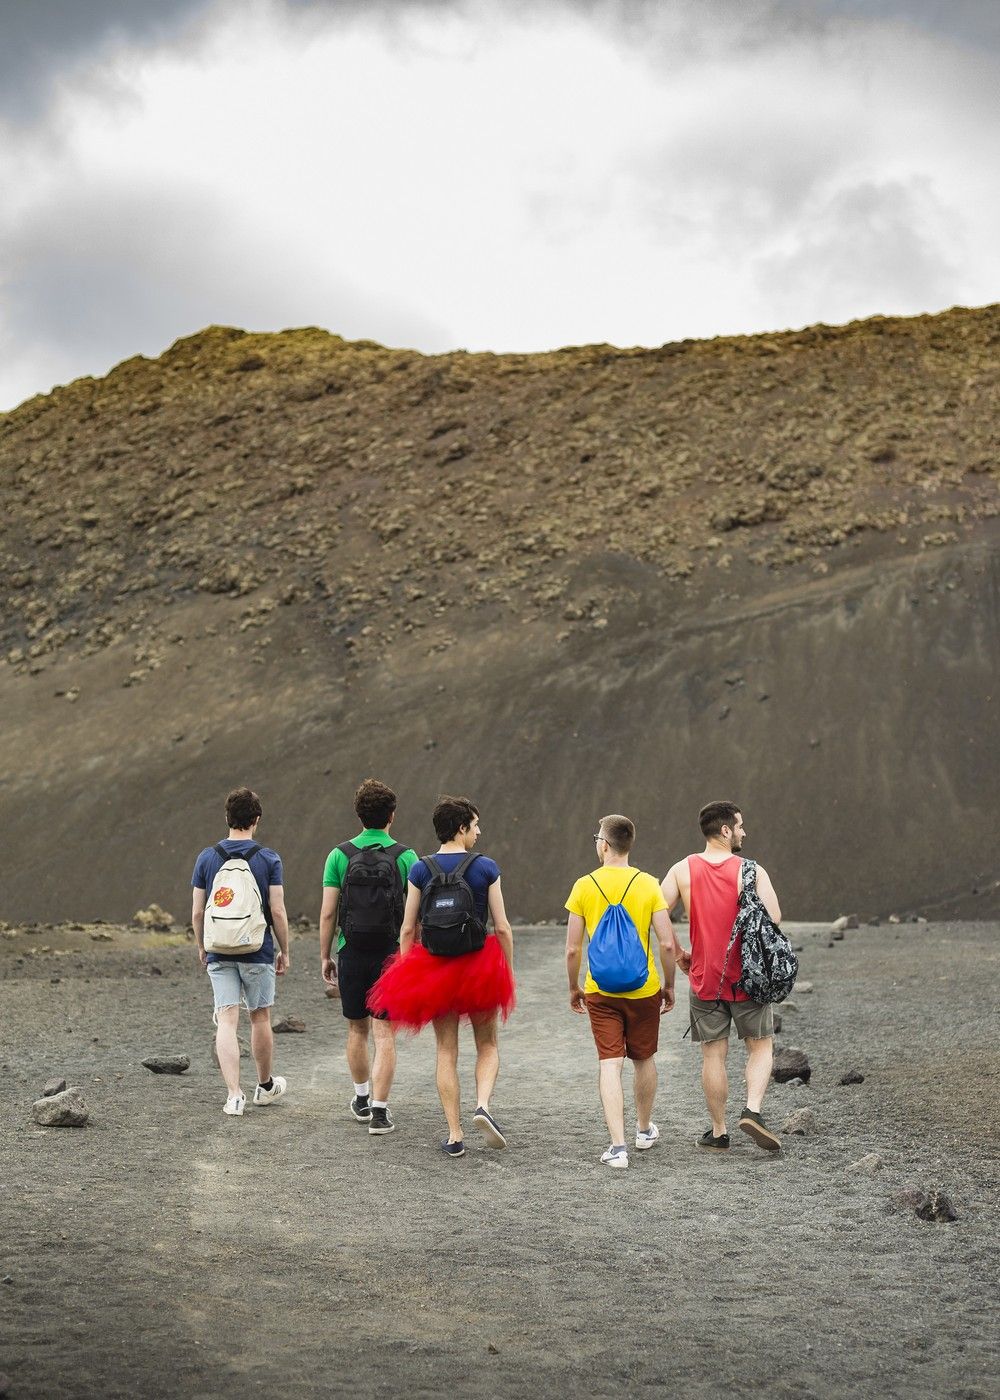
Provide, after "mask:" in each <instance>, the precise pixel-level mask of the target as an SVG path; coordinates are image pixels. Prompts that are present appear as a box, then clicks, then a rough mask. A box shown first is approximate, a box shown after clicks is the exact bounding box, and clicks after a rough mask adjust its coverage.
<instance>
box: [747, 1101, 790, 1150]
mask: <svg viewBox="0 0 1000 1400" xmlns="http://www.w3.org/2000/svg"><path fill="white" fill-rule="evenodd" d="M740 1127H741V1128H742V1129H743V1131H744V1132H745V1133H746V1135H747V1137H751V1138H753V1140H754V1142H755V1143H756V1144H757V1146H758V1147H763V1149H764V1151H765V1152H780V1151H781V1139H780V1138H779V1137H777V1136H776V1135H775V1134H774V1133H772V1132H771V1130H770V1128H768V1127H767V1126H766V1125H765V1123H764V1119H763V1118H762V1117H761V1115H760V1114H759V1113H751V1112H750V1110H749V1108H745V1109H744V1110H743V1112H742V1113H741V1114H740Z"/></svg>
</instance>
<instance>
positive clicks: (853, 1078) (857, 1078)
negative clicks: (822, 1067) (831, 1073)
mask: <svg viewBox="0 0 1000 1400" xmlns="http://www.w3.org/2000/svg"><path fill="white" fill-rule="evenodd" d="M837 1082H838V1083H839V1084H863V1083H864V1082H865V1077H864V1075H863V1074H862V1073H861V1071H860V1070H859V1069H849V1070H847V1072H846V1073H845V1074H842V1075H841V1076H840V1079H839V1080H838V1081H837Z"/></svg>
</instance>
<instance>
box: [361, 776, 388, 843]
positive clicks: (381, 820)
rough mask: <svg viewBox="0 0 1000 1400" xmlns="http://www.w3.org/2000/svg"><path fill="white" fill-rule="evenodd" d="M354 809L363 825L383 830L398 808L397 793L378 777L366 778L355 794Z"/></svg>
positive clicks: (373, 829)
mask: <svg viewBox="0 0 1000 1400" xmlns="http://www.w3.org/2000/svg"><path fill="white" fill-rule="evenodd" d="M354 810H355V811H356V812H357V814H358V817H359V819H360V821H361V825H362V826H364V827H366V828H368V829H369V830H372V831H382V830H383V829H384V828H385V827H387V826H388V825H389V821H390V819H391V817H392V814H393V812H395V810H396V794H395V793H394V792H393V790H392V788H391V787H386V785H385V783H380V782H379V780H378V778H366V779H365V780H364V782H363V783H362V784H361V786H360V787H359V788H358V790H357V792H356V793H355V794H354Z"/></svg>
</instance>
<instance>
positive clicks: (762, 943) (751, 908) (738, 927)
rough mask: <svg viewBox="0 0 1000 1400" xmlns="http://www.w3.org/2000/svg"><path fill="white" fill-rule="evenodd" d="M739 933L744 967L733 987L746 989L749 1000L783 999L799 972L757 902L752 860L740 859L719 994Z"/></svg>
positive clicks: (778, 932)
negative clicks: (739, 882) (737, 891)
mask: <svg viewBox="0 0 1000 1400" xmlns="http://www.w3.org/2000/svg"><path fill="white" fill-rule="evenodd" d="M740 935H742V937H743V942H742V944H741V957H742V962H743V970H742V972H741V974H740V978H739V981H737V982H734V983H733V991H737V990H739V991H741V992H746V994H747V996H748V997H749V998H750V1000H751V1001H758V1002H777V1001H784V1000H785V997H787V996H788V994H789V992H790V991H791V990H792V988H793V987H794V986H795V979H796V977H797V976H798V975H799V960H798V958H797V957H796V956H795V954H794V953H793V952H792V945H791V943H789V941H788V939H787V938H786V936H785V935H784V934H783V933H782V932H781V929H780V928H779V927H778V925H777V924H776V923H775V922H774V921H773V920H772V918H771V916H770V914H768V912H767V910H766V909H765V908H764V906H763V904H761V902H760V895H759V894H758V893H757V864H756V862H755V861H752V860H745V861H744V862H743V883H742V886H741V888H740V906H739V911H738V912H737V915H736V922H735V923H734V924H733V934H732V937H731V938H730V940H729V947H728V948H727V949H726V961H725V962H724V963H723V965H722V977H721V979H720V981H719V996H720V997H721V996H722V988H723V986H724V985H725V981H726V968H727V967H728V965H729V955H730V953H731V952H732V951H733V948H734V947H735V946H736V940H737V939H738V938H739V937H740Z"/></svg>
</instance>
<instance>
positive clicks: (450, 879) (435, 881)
mask: <svg viewBox="0 0 1000 1400" xmlns="http://www.w3.org/2000/svg"><path fill="white" fill-rule="evenodd" d="M478 859H479V857H478V855H476V854H474V853H470V854H469V855H467V856H466V857H465V859H464V860H460V861H459V863H458V864H457V865H456V866H455V869H454V870H452V871H448V872H446V871H445V870H444V869H443V868H442V866H441V865H439V864H438V862H437V861H436V860H435V859H434V857H433V856H424V864H425V865H426V866H427V869H428V870H429V871H430V872H431V878H430V879H429V880H428V881H427V884H426V885H425V886H424V888H423V890H422V892H421V895H420V941H421V942H422V943H423V945H424V947H425V948H426V949H427V951H428V953H433V954H434V955H435V957H439V958H458V957H461V956H462V954H463V953H475V952H477V951H478V950H479V949H480V948H482V947H484V946H485V944H486V925H485V924H484V923H483V921H482V919H481V918H480V917H479V915H478V914H477V913H476V897H475V895H474V894H473V893H472V888H471V886H470V885H469V883H468V881H467V880H466V878H465V875H466V872H467V870H468V869H469V866H470V865H471V864H472V862H473V861H474V860H478Z"/></svg>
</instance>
